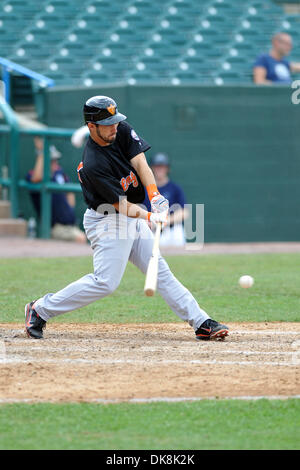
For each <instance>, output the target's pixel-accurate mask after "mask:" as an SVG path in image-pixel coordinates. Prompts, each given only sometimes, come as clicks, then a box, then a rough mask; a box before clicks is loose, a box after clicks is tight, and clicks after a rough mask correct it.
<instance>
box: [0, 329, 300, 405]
mask: <svg viewBox="0 0 300 470" xmlns="http://www.w3.org/2000/svg"><path fill="white" fill-rule="evenodd" d="M229 327H230V336H229V337H228V338H226V340H225V341H209V342H196V341H195V339H194V335H193V331H192V330H191V328H190V327H189V326H188V325H187V324H185V323H168V324H127V325H125V324H124V325H111V324H94V325H93V324H62V323H52V324H51V323H50V324H49V325H47V330H46V331H45V339H44V340H32V339H28V338H27V337H26V336H25V333H24V329H23V325H21V324H0V403H1V402H2V403H5V402H10V401H12V402H13V401H27V400H28V401H50V402H79V401H100V402H101V401H103V400H108V401H110V400H112V401H114V400H116V401H128V400H131V401H132V400H136V401H139V400H143V399H158V398H161V399H164V398H165V399H177V398H205V397H219V398H222V397H245V396H247V397H259V396H277V397H286V396H296V395H298V394H299V393H300V372H299V364H300V324H298V323H281V322H280V323H279V322H272V323H231V324H229Z"/></svg>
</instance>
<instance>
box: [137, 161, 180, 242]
mask: <svg viewBox="0 0 300 470" xmlns="http://www.w3.org/2000/svg"><path fill="white" fill-rule="evenodd" d="M151 169H152V171H153V174H154V177H155V181H156V184H157V189H158V191H159V192H160V194H162V195H163V196H164V197H165V198H166V199H168V201H169V207H170V216H169V225H168V226H167V227H166V228H164V230H163V232H162V234H161V238H160V245H161V246H167V245H169V246H172V245H173V246H182V245H184V244H185V236H184V229H183V224H182V223H183V221H184V220H185V219H186V218H187V217H188V210H187V208H185V207H184V205H185V203H186V199H185V195H184V192H183V189H182V188H181V187H180V186H179V185H178V184H176V183H174V182H173V181H170V180H169V171H170V161H169V157H168V155H166V154H165V153H157V154H156V155H154V157H153V158H152V160H151ZM144 205H145V206H146V207H147V209H148V210H149V211H150V210H151V204H150V201H149V198H148V196H147V195H146V198H145V201H144Z"/></svg>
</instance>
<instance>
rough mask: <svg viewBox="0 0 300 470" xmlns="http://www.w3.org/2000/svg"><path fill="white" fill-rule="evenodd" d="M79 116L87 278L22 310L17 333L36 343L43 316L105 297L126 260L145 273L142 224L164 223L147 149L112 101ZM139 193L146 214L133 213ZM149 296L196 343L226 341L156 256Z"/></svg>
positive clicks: (147, 235) (147, 246)
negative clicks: (85, 132) (186, 327)
mask: <svg viewBox="0 0 300 470" xmlns="http://www.w3.org/2000/svg"><path fill="white" fill-rule="evenodd" d="M83 113H84V120H85V122H86V124H87V126H88V129H89V134H90V135H89V138H88V140H87V143H86V145H85V148H84V151H83V158H82V162H80V164H79V165H78V168H77V172H78V177H79V181H80V184H81V188H82V192H83V196H84V199H85V202H86V204H87V206H88V208H87V210H86V212H85V214H84V219H83V226H84V229H85V232H86V235H87V238H88V239H89V241H90V243H91V248H92V250H93V263H94V272H93V273H91V274H87V275H86V276H83V277H82V278H81V279H79V280H78V281H75V282H73V283H71V284H69V285H68V286H67V287H65V288H64V289H62V290H60V291H58V292H56V293H49V294H46V295H45V296H44V297H42V298H40V299H38V300H34V301H33V302H30V303H28V304H27V305H26V306H25V328H26V332H27V335H28V336H29V337H30V338H36V339H39V338H43V329H44V327H45V325H46V322H48V321H49V320H50V319H51V318H53V317H56V316H58V315H62V314H64V313H67V312H70V311H72V310H75V309H78V308H81V307H84V306H85V305H88V304H90V303H91V302H95V301H96V300H99V299H101V298H103V297H105V296H107V295H109V294H111V293H112V292H113V291H114V290H115V289H116V288H117V287H118V285H119V283H120V281H121V279H122V276H123V273H124V271H125V268H126V265H127V262H128V260H129V261H131V263H133V264H134V265H135V266H137V267H138V268H139V269H140V270H141V271H142V272H143V273H144V274H145V273H146V272H147V267H148V264H149V260H150V258H151V255H152V247H153V233H152V231H151V230H150V228H149V224H148V222H149V221H150V222H152V223H153V224H158V223H159V224H162V225H164V224H165V223H166V221H167V216H168V208H169V203H168V201H167V199H165V198H164V197H163V196H162V195H160V194H159V192H158V190H157V186H156V183H155V179H154V176H153V173H152V170H151V169H150V167H149V166H148V164H147V161H146V157H145V153H144V152H146V151H147V150H149V148H150V145H149V144H148V143H147V142H146V141H145V140H144V139H142V138H141V137H139V136H138V135H137V134H136V132H135V131H134V129H133V128H132V127H131V126H130V125H129V124H128V123H127V122H126V116H124V115H123V114H121V113H120V112H119V111H118V108H117V104H116V102H115V101H114V100H113V99H112V98H109V97H107V96H94V97H92V98H90V99H89V100H88V101H87V102H86V103H85V105H84V108H83ZM144 188H146V190H147V193H148V196H149V200H150V201H151V212H148V211H147V210H145V209H144V208H142V207H141V203H142V202H143V201H144V198H145V189H144ZM139 204H140V205H139ZM147 221H148V222H147ZM157 291H158V292H159V294H160V295H161V296H162V297H163V298H164V300H165V301H166V302H167V304H168V305H169V306H170V308H171V309H172V310H173V312H174V313H175V314H176V315H178V316H179V317H180V318H181V319H182V320H184V321H187V322H188V323H189V324H190V326H191V327H192V328H193V329H194V331H195V334H196V339H198V340H210V339H224V338H225V336H227V335H228V327H227V326H225V325H221V324H220V323H218V322H216V321H214V320H212V319H211V318H210V317H209V315H208V314H207V313H206V312H205V311H204V310H202V309H201V308H200V307H199V305H198V303H197V302H196V300H195V298H194V297H193V295H192V294H191V293H190V292H189V291H188V289H186V288H185V287H184V286H183V285H182V284H181V283H180V282H179V281H178V280H177V279H176V278H175V276H174V275H173V274H172V272H171V271H170V268H169V266H168V264H167V263H166V261H165V260H164V258H163V257H162V256H161V255H160V253H159V256H158V272H157Z"/></svg>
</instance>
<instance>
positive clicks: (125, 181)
mask: <svg viewBox="0 0 300 470" xmlns="http://www.w3.org/2000/svg"><path fill="white" fill-rule="evenodd" d="M120 183H121V186H122V188H123V190H124V192H125V193H126V191H127V190H128V188H129V186H130V185H131V184H132V186H133V187H134V188H136V187H137V186H138V185H139V182H138V180H137V177H136V175H135V174H134V173H133V171H131V172H130V173H129V175H128V176H126V178H125V177H123V178H122V179H121V181H120Z"/></svg>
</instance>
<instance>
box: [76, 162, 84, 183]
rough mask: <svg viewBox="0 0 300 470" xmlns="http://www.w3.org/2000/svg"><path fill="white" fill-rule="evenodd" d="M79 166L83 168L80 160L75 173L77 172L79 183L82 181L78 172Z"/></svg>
mask: <svg viewBox="0 0 300 470" xmlns="http://www.w3.org/2000/svg"><path fill="white" fill-rule="evenodd" d="M81 168H83V163H82V162H80V163H79V165H78V167H77V174H78V179H79V181H80V183H82V181H81V178H80V173H79V172H80V170H81Z"/></svg>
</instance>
